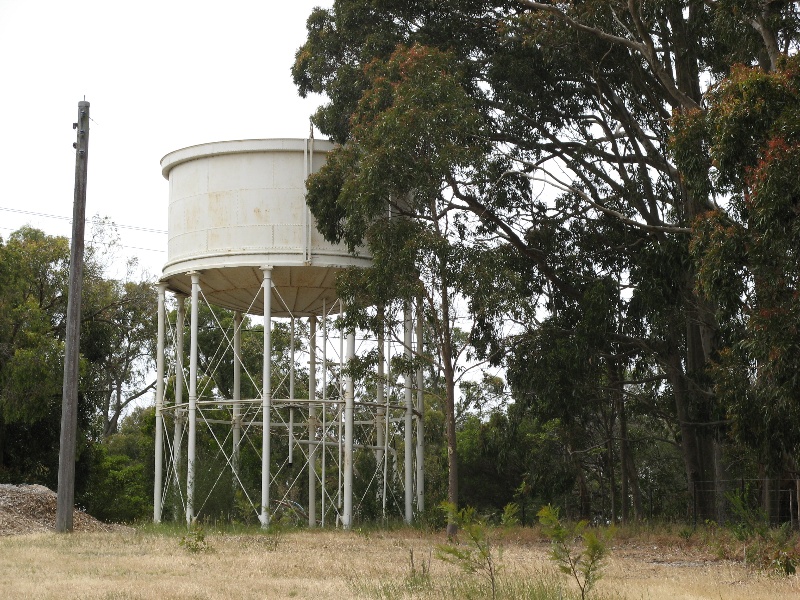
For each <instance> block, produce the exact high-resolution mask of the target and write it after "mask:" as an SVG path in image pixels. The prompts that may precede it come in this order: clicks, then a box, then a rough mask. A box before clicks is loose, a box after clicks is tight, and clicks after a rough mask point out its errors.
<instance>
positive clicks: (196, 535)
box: [178, 523, 213, 554]
mask: <svg viewBox="0 0 800 600" xmlns="http://www.w3.org/2000/svg"><path fill="white" fill-rule="evenodd" d="M178 545H179V546H180V547H181V548H185V549H186V550H188V551H189V552H191V553H192V554H196V553H198V552H211V551H212V550H213V548H212V547H211V544H209V543H208V541H207V540H206V533H205V530H204V529H203V526H202V525H199V524H197V523H192V525H191V526H190V527H189V531H187V532H186V535H184V536H182V537H181V541H180V542H178Z"/></svg>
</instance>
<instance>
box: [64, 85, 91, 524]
mask: <svg viewBox="0 0 800 600" xmlns="http://www.w3.org/2000/svg"><path fill="white" fill-rule="evenodd" d="M72 128H73V129H77V130H78V141H77V142H75V143H74V144H73V147H74V148H75V200H74V203H73V207H72V244H71V246H70V255H69V296H68V298H67V338H66V345H65V348H64V392H63V396H62V401H61V445H60V449H59V453H58V504H57V508H56V531H58V532H59V533H64V532H70V531H72V512H73V510H74V508H75V447H76V438H77V436H78V362H79V352H78V351H79V345H80V333H81V289H82V287H83V232H84V227H85V224H86V173H87V168H86V167H87V165H88V162H89V103H88V102H86V100H82V101H80V102H78V122H77V123H73V124H72Z"/></svg>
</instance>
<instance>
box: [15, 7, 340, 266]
mask: <svg viewBox="0 0 800 600" xmlns="http://www.w3.org/2000/svg"><path fill="white" fill-rule="evenodd" d="M332 4H333V0H287V1H285V2H270V1H268V0H263V1H257V0H249V1H248V0H226V1H225V2H209V1H207V0H194V1H186V0H159V1H154V0H137V1H136V2H114V1H109V0H84V1H82V2H69V1H64V0H48V1H36V0H0V90H2V92H0V115H2V122H3V126H2V133H3V136H2V137H3V139H2V143H0V176H2V187H0V190H1V191H0V236H2V237H3V239H6V238H8V236H9V234H10V233H11V232H12V231H13V230H15V229H17V228H19V227H20V226H22V225H24V224H30V225H33V226H35V227H39V228H41V229H43V230H45V231H46V232H47V233H50V234H53V235H65V236H69V235H70V233H71V224H70V222H69V218H70V216H71V215H72V203H73V194H74V181H75V151H74V150H73V148H72V143H73V142H74V141H75V139H76V138H75V132H74V131H73V129H72V123H73V122H74V121H75V120H76V118H77V111H78V108H77V107H78V101H80V100H83V98H84V96H85V97H86V100H87V101H89V102H90V103H91V108H90V115H91V118H92V120H93V122H92V123H91V127H90V136H89V175H88V184H87V203H86V204H87V205H86V214H87V217H91V216H93V215H100V216H101V217H108V218H110V219H111V220H112V221H114V222H115V223H117V224H118V225H119V226H120V229H119V234H120V236H121V239H122V244H123V245H124V246H125V250H124V251H125V252H128V253H130V254H131V255H135V256H138V257H139V259H140V264H141V265H142V266H143V267H145V268H146V269H148V270H149V271H150V272H151V273H152V274H153V275H157V274H159V273H160V271H161V267H162V265H163V263H164V262H165V260H166V241H167V236H166V229H167V201H168V185H167V182H166V180H165V179H163V177H162V175H161V169H160V166H159V161H160V160H161V157H162V156H164V155H165V154H167V153H168V152H171V151H173V150H177V149H179V148H184V147H186V146H191V145H194V144H201V143H204V142H213V141H220V140H235V139H250V138H272V137H297V138H301V137H306V136H307V135H308V131H309V124H308V118H309V116H310V114H311V113H312V112H313V111H314V110H315V109H316V107H317V105H318V104H319V103H320V102H321V99H320V98H310V99H306V100H303V99H301V98H300V97H299V96H298V95H297V91H296V88H295V87H294V85H293V84H292V80H291V74H290V68H291V65H292V63H293V61H294V53H295V51H296V50H297V48H298V47H299V46H300V45H301V44H302V43H303V41H304V40H305V21H306V18H307V17H308V15H309V14H310V12H311V10H312V8H313V7H314V6H323V7H328V6H331V5H332ZM317 135H319V134H318V133H317ZM20 211H25V212H20ZM26 213H37V214H26ZM40 215H48V216H40ZM130 228H144V229H150V230H158V231H162V232H163V233H148V232H145V231H137V230H134V229H130ZM89 235H90V232H89V229H88V228H87V237H88V236H89Z"/></svg>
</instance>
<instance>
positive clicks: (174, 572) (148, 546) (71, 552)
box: [0, 530, 800, 600]
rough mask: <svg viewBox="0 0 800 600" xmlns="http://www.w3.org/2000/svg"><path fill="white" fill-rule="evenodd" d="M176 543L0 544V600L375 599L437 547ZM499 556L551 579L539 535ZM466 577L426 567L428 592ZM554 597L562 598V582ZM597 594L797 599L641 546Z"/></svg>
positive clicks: (317, 541) (772, 581)
mask: <svg viewBox="0 0 800 600" xmlns="http://www.w3.org/2000/svg"><path fill="white" fill-rule="evenodd" d="M180 539H181V535H180V534H179V533H175V532H172V533H170V532H167V531H161V532H159V530H145V531H140V532H123V531H116V532H89V533H74V534H70V535H57V534H53V533H37V534H31V535H22V536H11V537H5V538H2V539H0V598H44V599H47V598H59V599H60V598H87V599H89V598H92V599H97V598H106V599H128V598H136V599H149V598H198V599H200V598H202V599H215V598H220V599H225V600H233V599H239V598H241V599H249V598H309V599H311V598H314V599H319V598H356V597H358V591H360V592H361V593H362V597H370V596H371V597H380V594H379V593H378V592H374V593H373V592H372V591H371V590H379V589H380V587H381V585H382V584H391V585H394V584H397V585H394V589H402V585H401V584H402V583H403V582H405V581H407V580H408V577H409V575H410V563H409V550H410V549H412V548H413V549H414V554H415V558H416V560H417V566H418V567H419V564H420V563H419V561H421V560H425V561H427V559H428V556H429V553H430V551H431V550H432V549H433V548H434V547H435V545H436V544H439V543H442V542H444V541H445V540H444V538H443V537H442V536H441V535H433V534H424V533H420V532H418V531H415V530H401V531H391V532H383V531H373V532H369V533H345V532H341V531H296V532H289V533H287V534H285V535H284V536H283V537H282V538H281V539H280V540H279V542H278V545H277V549H274V541H275V540H274V538H270V537H268V536H264V535H262V534H259V533H242V534H217V533H206V540H207V541H208V543H209V545H210V547H211V550H210V551H208V552H197V553H192V552H189V551H187V549H186V548H185V547H182V546H180V543H179V542H180ZM505 548H506V549H505V553H504V556H503V564H504V566H505V570H504V571H503V574H502V576H503V577H505V578H507V579H508V580H511V579H514V580H520V579H524V578H529V579H530V578H536V577H550V578H554V577H558V576H556V575H554V574H553V569H552V566H551V565H549V561H548V560H547V544H546V543H545V542H543V541H542V540H541V539H539V538H538V537H537V536H536V535H534V534H529V533H522V534H516V535H512V536H510V537H509V538H508V539H507V540H506V541H505ZM468 577H469V576H467V575H462V574H460V573H458V571H457V570H456V569H455V568H454V567H452V566H450V565H446V564H444V563H443V562H441V561H438V560H437V559H436V558H433V559H432V567H431V579H432V581H459V580H465V579H466V578H468ZM563 585H564V586H565V588H566V589H571V588H569V582H567V581H566V580H563ZM598 592H599V593H600V594H601V595H602V596H604V597H606V598H609V597H618V598H628V599H632V600H633V599H639V598H644V599H648V600H661V599H664V600H666V599H670V600H672V599H687V600H688V599H700V598H714V599H719V598H723V599H725V600H739V599H741V600H760V599H764V600H766V599H768V598H769V599H781V598H787V599H788V598H800V579H799V578H797V577H790V578H781V577H775V576H768V575H765V574H761V573H758V572H755V571H753V570H751V569H745V568H743V567H742V566H741V565H739V564H738V563H735V562H731V561H723V560H718V559H715V558H714V557H712V556H709V555H708V552H707V551H703V550H702V549H700V548H697V547H692V546H689V545H684V546H683V547H681V545H680V544H679V543H677V544H676V543H675V541H674V540H659V541H656V540H653V539H650V538H647V537H646V536H645V537H643V538H635V537H631V538H629V539H624V538H623V539H620V540H618V542H617V545H616V547H615V548H613V549H612V551H611V559H610V561H609V563H608V566H607V568H606V576H605V578H604V579H603V580H601V581H600V584H599V586H598ZM384 596H385V595H384ZM400 597H412V596H410V595H406V596H400ZM413 597H431V596H429V595H426V594H424V593H417V594H416V595H414V596H413Z"/></svg>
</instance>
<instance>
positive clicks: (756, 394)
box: [673, 48, 800, 514]
mask: <svg viewBox="0 0 800 600" xmlns="http://www.w3.org/2000/svg"><path fill="white" fill-rule="evenodd" d="M799 83H800V79H798V58H797V56H791V57H790V56H789V55H788V53H787V52H786V49H785V48H784V49H783V50H781V51H780V54H779V55H778V57H777V58H776V57H775V56H774V55H772V56H771V60H770V68H769V69H768V70H764V69H763V68H760V67H758V66H751V67H746V66H744V65H740V66H738V67H737V68H735V69H734V70H733V71H732V72H731V74H730V75H729V76H728V77H727V78H725V79H724V80H723V81H721V82H720V84H719V85H718V86H716V87H715V88H714V89H713V90H712V93H711V94H710V95H709V98H708V101H709V102H708V110H706V111H704V112H697V113H692V114H688V115H686V116H685V117H684V118H682V119H681V120H680V121H679V122H678V123H677V127H676V134H675V136H674V140H673V144H674V147H675V152H676V154H677V155H679V156H680V158H681V160H682V162H683V163H685V164H684V165H682V166H684V171H685V172H686V173H687V174H689V175H690V177H688V178H687V179H688V182H687V183H690V184H691V185H698V186H702V185H709V184H710V185H711V186H712V189H713V190H714V191H715V192H716V193H717V195H718V197H721V198H726V199H727V202H726V203H724V205H723V206H720V207H715V209H714V210H711V211H709V212H707V213H706V214H705V215H703V216H702V217H701V218H699V219H698V221H697V223H696V227H695V235H694V239H693V246H692V249H693V253H694V256H695V258H696V260H697V261H698V264H699V271H698V281H699V283H700V288H701V291H702V292H703V293H704V294H705V295H706V296H707V297H713V298H716V299H718V306H719V312H720V314H721V320H722V321H723V322H724V323H726V325H727V327H726V328H725V330H724V332H723V333H724V335H723V336H722V339H721V346H722V349H721V352H720V357H719V360H718V361H717V363H716V365H715V368H714V369H713V370H712V376H713V380H714V383H715V385H716V390H717V393H718V394H719V395H720V397H721V398H723V399H724V400H725V403H726V406H727V408H728V415H729V417H730V418H731V420H732V433H733V435H734V437H735V439H736V440H737V441H739V442H741V443H743V444H744V445H745V446H746V447H748V448H750V449H752V450H753V451H754V452H755V457H756V460H757V462H758V464H759V465H760V467H761V470H762V473H761V474H762V475H763V476H765V477H764V483H765V485H764V486H763V487H764V491H765V493H764V495H763V499H764V508H765V510H766V511H767V513H768V514H769V512H770V511H772V510H773V509H774V504H773V503H772V502H771V501H770V496H771V494H770V492H769V489H770V486H769V478H770V477H776V476H777V477H779V476H780V475H781V474H782V473H783V472H785V471H787V470H788V471H790V472H794V474H795V475H794V476H795V478H796V479H797V474H798V465H797V463H796V459H795V457H796V455H797V451H798V449H800V428H798V426H797V423H798V422H799V421H798V419H800V402H798V398H800V375H798V373H800V362H799V361H798V356H800V352H799V351H800V331H799V330H798V323H800V254H799V253H798V250H799V249H800V209H799V208H798V206H799V205H798V199H799V198H800V189H798V183H797V173H798V166H800V163H798V160H800V145H798V142H799V141H800V126H799V125H798V114H800V93H799V92H798V89H800V88H799V87H798V84H799ZM698 141H700V142H702V144H703V148H704V149H707V154H706V155H705V157H704V158H705V160H706V161H709V160H712V159H713V162H714V165H715V171H714V177H713V178H712V179H711V180H710V181H709V180H708V179H707V178H705V177H703V175H705V174H704V173H698V172H697V171H696V170H694V169H693V166H694V163H693V161H694V160H695V158H694V156H693V155H692V154H689V153H688V152H687V150H686V146H687V145H689V146H697V145H698Z"/></svg>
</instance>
